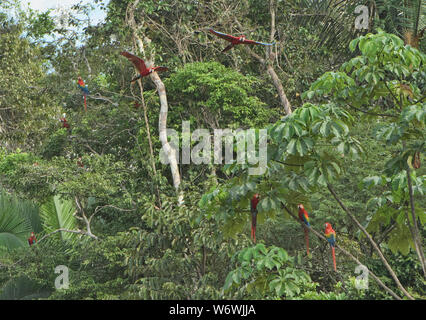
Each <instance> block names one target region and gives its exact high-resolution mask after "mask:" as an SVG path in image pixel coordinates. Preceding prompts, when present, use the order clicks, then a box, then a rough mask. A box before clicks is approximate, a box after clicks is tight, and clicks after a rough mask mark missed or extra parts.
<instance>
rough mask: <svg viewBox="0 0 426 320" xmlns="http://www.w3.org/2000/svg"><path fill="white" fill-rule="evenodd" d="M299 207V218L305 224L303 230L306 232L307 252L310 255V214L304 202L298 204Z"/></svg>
mask: <svg viewBox="0 0 426 320" xmlns="http://www.w3.org/2000/svg"><path fill="white" fill-rule="evenodd" d="M297 207H298V208H299V219H300V221H302V222H303V223H304V224H305V226H303V231H304V232H305V242H306V253H307V254H308V255H309V229H308V228H309V227H310V226H311V225H310V223H309V215H308V212H307V211H306V210H305V207H304V206H303V204H299V205H298V206H297Z"/></svg>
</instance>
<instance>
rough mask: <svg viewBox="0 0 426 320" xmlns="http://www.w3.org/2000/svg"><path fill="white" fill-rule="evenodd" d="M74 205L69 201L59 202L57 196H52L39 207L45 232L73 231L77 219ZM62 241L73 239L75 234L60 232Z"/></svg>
mask: <svg viewBox="0 0 426 320" xmlns="http://www.w3.org/2000/svg"><path fill="white" fill-rule="evenodd" d="M75 211H76V210H75V206H74V203H73V202H72V201H70V200H61V199H60V197H59V196H54V197H52V198H51V199H49V201H48V202H46V203H45V204H43V205H42V206H41V207H40V217H41V220H42V224H43V229H44V231H45V232H47V233H50V232H53V231H55V230H58V229H67V230H75V229H76V225H77V219H76V218H75V216H74V213H75ZM59 235H60V238H61V239H62V240H69V239H75V238H76V234H73V233H68V232H62V231H61V232H60V233H59Z"/></svg>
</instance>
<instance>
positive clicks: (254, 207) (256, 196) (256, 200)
mask: <svg viewBox="0 0 426 320" xmlns="http://www.w3.org/2000/svg"><path fill="white" fill-rule="evenodd" d="M259 198H260V195H259V194H258V193H255V194H254V196H253V197H252V198H251V208H250V211H251V238H252V240H253V242H254V243H256V220H257V204H258V203H259Z"/></svg>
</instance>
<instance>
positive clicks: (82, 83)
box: [77, 77, 90, 112]
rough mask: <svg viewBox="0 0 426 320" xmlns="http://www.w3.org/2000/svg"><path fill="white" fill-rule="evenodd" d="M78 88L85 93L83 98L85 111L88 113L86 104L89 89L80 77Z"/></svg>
mask: <svg viewBox="0 0 426 320" xmlns="http://www.w3.org/2000/svg"><path fill="white" fill-rule="evenodd" d="M77 83H78V87H79V88H80V90H81V91H82V92H83V97H84V110H85V111H86V112H87V103H86V96H87V95H88V94H90V91H89V89H88V88H87V86H86V85H85V84H84V81H83V79H81V77H78V81H77Z"/></svg>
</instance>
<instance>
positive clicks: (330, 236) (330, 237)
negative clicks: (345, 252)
mask: <svg viewBox="0 0 426 320" xmlns="http://www.w3.org/2000/svg"><path fill="white" fill-rule="evenodd" d="M325 237H326V238H327V241H328V243H329V244H330V246H331V255H332V257H333V266H334V271H337V269H336V255H335V252H334V247H335V245H336V231H334V230H333V228H332V227H331V224H329V223H328V222H326V223H325Z"/></svg>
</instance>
